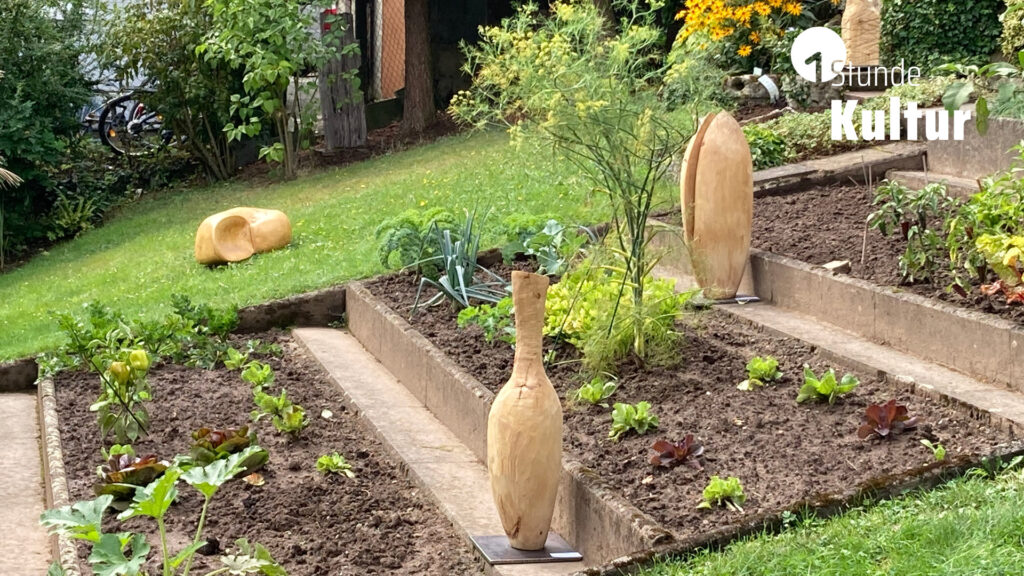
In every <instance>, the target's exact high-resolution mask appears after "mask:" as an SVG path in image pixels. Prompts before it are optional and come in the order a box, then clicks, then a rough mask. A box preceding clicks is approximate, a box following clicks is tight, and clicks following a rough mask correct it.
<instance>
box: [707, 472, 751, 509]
mask: <svg viewBox="0 0 1024 576" xmlns="http://www.w3.org/2000/svg"><path fill="white" fill-rule="evenodd" d="M746 500H747V496H746V495H745V494H744V493H743V484H741V483H740V479H739V478H737V477H735V476H730V477H728V478H726V479H724V480H723V479H722V478H719V477H718V476H712V477H711V480H710V481H709V482H708V485H707V486H706V487H705V488H704V494H703V500H701V503H700V504H698V505H697V508H711V507H712V506H725V507H726V508H728V509H730V510H734V511H736V512H743V508H742V507H741V506H742V505H743V503H744V502H746Z"/></svg>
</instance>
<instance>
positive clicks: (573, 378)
mask: <svg viewBox="0 0 1024 576" xmlns="http://www.w3.org/2000/svg"><path fill="white" fill-rule="evenodd" d="M504 272H507V271H504ZM366 287H367V288H368V289H369V290H370V291H372V292H373V293H374V295H375V296H377V297H378V298H380V299H381V300H382V301H384V302H385V303H386V304H387V305H389V306H390V307H391V308H392V309H393V310H395V311H397V312H398V313H399V314H400V315H402V316H403V317H408V312H409V308H410V307H411V305H412V302H413V299H414V297H415V290H416V281H415V278H414V277H413V276H412V275H409V274H397V275H392V276H387V277H382V278H379V279H377V280H375V281H373V282H370V283H367V285H366ZM410 322H411V324H412V326H413V327H414V328H415V329H417V330H418V331H419V332H420V333H421V334H423V335H424V336H425V337H426V338H428V339H429V340H430V341H431V342H432V343H433V344H435V345H436V346H437V347H438V348H439V349H440V350H441V351H443V352H444V353H446V354H447V355H448V356H449V357H451V358H452V359H453V360H454V361H455V363H456V364H458V365H459V366H461V367H462V368H463V369H465V370H466V371H467V372H468V373H469V374H471V375H473V376H474V377H476V378H477V379H478V380H479V381H480V383H481V384H482V385H483V386H485V387H486V388H487V389H489V390H490V391H492V392H493V391H496V390H497V389H499V388H500V387H501V385H503V384H504V382H505V380H506V379H507V377H508V374H509V372H510V370H511V363H512V358H513V353H512V350H511V348H510V347H509V346H508V345H506V344H503V343H497V344H494V345H490V344H487V343H486V342H484V340H483V338H482V335H481V333H480V332H479V331H478V329H477V328H474V327H471V328H469V329H466V330H459V329H457V328H456V325H455V312H454V310H453V309H451V308H450V307H449V306H448V305H447V304H445V305H442V306H438V307H435V308H431V309H429V310H426V311H424V312H422V313H420V314H417V315H416V316H415V317H413V318H412V320H411V321H410ZM681 328H682V329H683V330H685V332H686V334H687V338H686V343H685V344H684V345H683V346H682V348H681V350H680V359H681V360H682V362H681V364H680V365H679V366H677V367H675V368H658V369H649V370H644V369H641V368H640V367H639V366H637V365H636V364H633V363H627V364H624V365H621V366H620V367H619V373H620V374H619V375H620V382H619V389H618V391H617V392H616V393H615V395H614V396H613V397H612V398H611V399H610V401H611V402H628V403H636V402H638V401H649V402H651V403H652V405H653V407H652V412H653V413H655V414H656V415H658V416H659V417H660V418H661V424H660V428H659V429H658V430H657V431H655V432H653V433H651V434H648V435H645V436H636V435H628V436H625V437H623V439H622V440H621V441H619V442H612V441H610V440H608V439H607V436H608V431H609V426H610V423H611V418H610V413H609V412H610V411H609V410H608V409H607V408H601V407H597V406H593V407H589V408H582V407H578V406H576V407H567V409H566V411H565V432H564V438H563V440H564V446H565V450H566V453H567V457H569V458H570V459H576V460H578V461H579V462H581V463H582V464H583V465H584V466H586V467H587V468H589V469H591V470H593V471H594V472H595V473H596V474H597V475H598V476H599V477H600V478H601V483H602V484H604V485H606V486H608V487H609V488H611V489H613V490H614V491H615V492H617V493H619V494H621V495H622V496H624V497H625V498H626V499H627V500H628V501H630V502H631V503H632V504H634V505H635V506H636V507H637V508H639V509H640V510H641V511H643V512H645V513H647V514H648V515H650V516H652V517H653V518H654V519H656V520H657V521H658V522H660V523H662V524H663V525H664V526H665V527H666V528H669V529H671V530H672V531H673V532H674V533H675V534H676V536H677V538H679V539H684V540H690V539H693V540H700V538H701V537H703V536H705V535H707V534H709V533H712V532H718V533H720V532H721V531H722V530H723V529H728V528H729V527H734V528H737V529H740V528H744V527H746V528H749V527H750V526H751V525H752V523H756V521H758V520H762V521H763V520H765V519H767V518H770V517H772V516H773V515H777V514H779V513H781V512H782V511H784V510H796V509H799V508H800V507H802V506H804V505H811V506H830V505H834V504H841V503H845V502H848V501H849V500H850V499H851V498H855V497H857V496H858V495H862V494H863V493H864V491H867V492H869V493H870V492H872V491H875V490H878V491H882V492H884V491H885V490H886V489H887V488H888V487H890V486H894V485H904V484H906V483H908V482H912V481H914V479H915V478H917V477H919V476H928V475H932V474H934V473H936V472H938V471H939V470H940V469H942V468H946V467H951V466H958V467H960V466H965V465H968V464H970V463H973V462H977V461H978V460H979V459H980V458H981V457H982V456H984V455H988V454H991V453H993V452H998V451H1006V449H1007V445H1008V444H1009V443H1010V442H1012V440H1013V439H1012V437H1011V436H1010V435H1009V434H1007V433H1004V432H1001V431H998V430H996V429H993V428H991V427H989V426H987V425H985V424H983V423H982V422H980V421H978V420H975V419H972V418H971V417H970V416H968V415H967V414H965V413H963V412H960V411H958V410H956V409H954V408H951V407H950V406H948V405H945V404H942V403H940V402H937V401H933V400H930V399H927V398H924V397H921V396H918V395H916V394H915V393H914V392H913V390H912V387H910V386H903V387H898V388H897V387H895V386H893V385H892V384H890V383H886V382H882V381H879V380H877V379H874V378H871V377H869V376H867V375H859V376H860V378H861V385H860V387H859V388H857V389H856V390H855V391H854V392H853V393H852V394H850V395H849V396H847V397H845V398H844V399H842V400H841V401H839V402H838V403H837V404H836V405H835V406H828V405H810V406H804V405H797V404H796V403H795V397H796V393H797V389H798V388H799V387H800V384H802V378H798V376H799V375H800V372H801V370H802V365H803V364H804V363H808V364H810V365H812V366H813V367H814V368H815V369H816V370H817V371H819V372H820V371H822V370H824V369H825V368H827V367H829V366H830V365H831V363H830V362H828V361H827V359H826V358H825V357H824V356H823V355H822V354H820V353H818V352H817V351H816V350H814V349H812V348H810V347H808V346H805V345H803V344H801V343H799V342H796V341H794V340H791V339H785V338H780V337H775V336H771V335H768V334H766V333H763V332H760V331H754V330H752V329H750V328H749V327H746V326H739V325H736V324H734V323H730V321H729V320H728V319H727V318H726V317H724V316H723V315H721V314H720V313H718V312H711V313H707V314H704V315H702V316H701V317H700V318H699V319H698V320H697V323H696V324H695V325H693V326H682V327H681ZM548 344H549V347H550V344H551V343H548ZM755 354H760V355H765V354H771V355H774V356H776V357H777V358H778V359H779V361H780V363H781V367H782V370H783V371H784V372H785V373H786V375H787V376H786V378H785V379H784V380H783V381H782V382H781V383H779V384H777V385H774V386H770V387H767V388H765V389H762V390H758V391H754V392H742V391H739V390H737V389H736V383H738V382H739V381H741V380H743V379H744V378H745V377H746V376H745V369H744V366H745V364H746V362H747V360H749V358H750V357H751V356H753V355H755ZM575 357H576V352H575V350H574V349H572V348H571V347H570V346H568V345H564V344H563V345H560V346H559V347H558V348H557V363H556V364H555V365H553V366H551V367H550V368H549V371H548V374H549V377H550V378H551V380H552V382H553V383H554V385H555V388H556V390H558V393H559V395H560V396H561V397H562V398H563V400H564V399H565V398H566V397H567V395H568V394H569V393H570V391H571V390H572V389H573V388H575V387H577V386H578V385H579V384H580V382H579V375H578V368H577V365H576V364H575V363H573V362H572V360H573V359H574V358H575ZM836 369H837V371H839V372H840V375H841V374H842V369H841V367H838V366H837V367H836ZM891 398H897V399H898V400H899V401H900V402H901V403H904V404H907V405H908V406H909V409H910V411H911V413H912V414H913V415H916V416H919V417H920V418H922V419H923V422H924V423H923V424H922V425H921V426H920V427H919V428H918V429H917V430H915V431H912V432H908V433H906V434H904V435H902V436H898V437H895V438H893V439H891V440H888V441H878V440H869V441H862V440H859V439H858V438H857V436H856V433H855V432H856V429H857V427H858V426H859V425H860V424H861V423H862V418H863V413H864V410H865V408H866V406H867V405H868V404H871V403H884V402H885V401H887V400H889V399H891ZM687 433H693V434H694V435H695V436H697V438H698V440H699V441H701V442H702V443H703V445H704V446H705V449H706V456H705V458H703V466H704V467H703V470H700V471H698V470H694V469H692V468H689V467H685V466H681V467H677V468H674V469H671V470H665V469H660V468H654V467H652V466H651V465H650V464H649V462H648V460H649V458H650V456H651V454H652V453H651V451H650V449H649V446H650V445H651V444H652V443H653V442H654V440H655V439H658V438H666V439H670V440H673V441H678V440H680V439H682V437H683V436H684V435H685V434H687ZM925 438H927V439H930V440H932V441H939V442H941V443H942V444H943V445H944V446H945V447H946V449H947V451H948V456H947V457H946V459H945V460H944V461H942V462H936V461H935V459H934V457H933V455H932V453H931V452H930V451H929V450H928V449H927V448H925V447H924V446H922V445H921V443H920V442H919V440H920V439H925ZM711 475H719V476H723V477H725V476H736V477H738V478H740V479H741V481H742V482H743V484H744V486H745V491H746V494H747V496H748V500H747V502H746V504H745V505H744V511H743V512H734V511H728V510H726V509H724V508H722V509H715V510H711V511H700V510H697V509H696V504H697V503H698V502H699V501H700V498H701V492H702V490H703V488H704V486H705V485H706V484H707V481H708V479H709V478H710V476H711Z"/></svg>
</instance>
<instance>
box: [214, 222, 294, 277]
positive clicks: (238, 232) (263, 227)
mask: <svg viewBox="0 0 1024 576" xmlns="http://www.w3.org/2000/svg"><path fill="white" fill-rule="evenodd" d="M291 241H292V225H291V222H289V221H288V216H287V215H285V213H284V212H281V211H280V210H265V209H262V208H232V209H231V210H225V211H224V212H218V213H217V214H214V215H213V216H210V217H209V218H207V219H206V220H203V223H202V224H200V225H199V230H197V231H196V244H195V257H196V260H197V261H199V263H200V264H207V265H212V264H223V263H225V262H240V261H242V260H245V259H246V258H248V257H250V256H252V255H253V254H259V253H263V252H269V251H271V250H276V249H278V248H283V247H285V246H287V245H288V243H289V242H291Z"/></svg>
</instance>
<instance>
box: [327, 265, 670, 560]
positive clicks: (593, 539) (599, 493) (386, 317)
mask: <svg viewBox="0 0 1024 576" xmlns="http://www.w3.org/2000/svg"><path fill="white" fill-rule="evenodd" d="M347 306H348V319H349V322H348V329H349V332H351V334H352V335H353V336H355V337H356V339H358V340H359V341H360V342H361V343H362V345H363V346H364V347H365V348H366V349H367V351H369V352H370V353H371V354H373V355H374V356H376V357H377V359H378V360H379V361H380V362H381V364H383V365H384V367H385V368H387V369H388V370H389V371H390V372H391V373H392V374H394V375H395V377H396V378H398V380H399V381H400V382H402V384H403V385H405V386H406V387H407V388H409V390H410V391H411V392H412V393H413V395H415V396H416V397H417V398H418V399H419V400H420V401H421V402H423V403H424V405H426V406H427V408H428V409H429V410H430V411H431V412H432V413H433V414H434V415H435V416H436V417H437V418H438V420H440V421H441V422H442V423H443V424H444V425H445V426H447V427H448V428H449V429H450V430H451V431H452V432H454V433H455V435H456V436H457V437H458V438H459V440H461V441H462V442H463V443H464V444H465V445H466V446H468V447H469V448H470V450H472V451H473V453H474V454H475V455H476V456H477V458H479V459H480V460H482V461H486V459H487V415H488V413H489V412H490V407H491V402H492V401H493V400H494V394H493V393H492V392H491V391H490V390H488V389H487V388H485V387H484V386H483V385H482V384H480V382H479V381H477V380H476V378H474V377H473V376H471V375H470V374H468V373H467V372H466V371H464V370H463V369H462V368H460V367H459V366H458V365H457V364H455V363H454V362H453V361H452V360H451V359H450V358H448V356H447V355H446V354H444V353H443V352H441V351H440V350H439V349H438V348H437V347H436V346H434V345H433V344H431V343H430V342H429V341H428V340H427V339H426V338H425V337H424V336H423V335H421V334H420V333H419V332H417V331H416V330H415V329H414V328H413V327H412V326H411V325H409V323H408V322H406V321H405V320H404V319H403V318H402V317H401V316H399V315H398V314H396V313H395V312H394V311H393V310H391V309H390V308H389V307H388V306H387V305H385V304H384V303H383V302H381V301H380V300H378V299H377V298H376V297H374V296H373V295H372V294H370V292H369V291H368V290H367V289H366V288H365V287H364V286H362V285H361V284H360V283H358V282H354V283H351V284H349V294H348V297H347ZM552 523H553V526H554V529H555V530H556V531H557V532H558V533H559V534H561V535H562V536H563V537H564V538H565V539H566V540H567V541H568V542H570V543H571V544H573V546H575V547H576V548H577V550H579V551H580V552H582V553H583V555H584V556H585V557H586V558H588V562H590V561H593V562H598V563H600V562H607V561H610V560H612V559H614V558H617V557H619V556H622V555H625V554H628V553H631V552H636V551H638V550H647V549H650V548H652V547H654V546H657V545H658V544H661V543H664V542H667V541H669V540H671V535H670V533H669V531H668V530H666V529H664V528H662V527H661V526H660V525H658V523H657V522H655V521H654V520H653V519H652V518H651V517H649V516H648V515H646V514H644V513H643V512H641V511H640V510H639V509H637V508H636V507H635V506H633V505H632V504H630V503H629V502H627V501H626V500H625V499H623V498H622V497H621V496H619V495H617V494H615V493H613V492H611V491H610V490H608V489H607V488H605V487H604V486H603V485H602V484H601V482H600V480H599V479H598V477H597V474H596V473H594V472H593V471H591V470H589V469H587V468H586V467H584V466H583V465H581V464H580V463H578V462H574V461H571V460H568V459H567V460H565V461H564V462H563V464H562V479H561V483H560V485H559V492H558V501H557V503H556V506H555V517H554V519H553V521H552Z"/></svg>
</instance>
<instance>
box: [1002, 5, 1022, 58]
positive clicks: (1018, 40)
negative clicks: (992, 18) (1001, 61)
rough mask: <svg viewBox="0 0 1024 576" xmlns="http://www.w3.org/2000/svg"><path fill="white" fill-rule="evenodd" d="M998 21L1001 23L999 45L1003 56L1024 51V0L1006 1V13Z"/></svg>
mask: <svg viewBox="0 0 1024 576" xmlns="http://www.w3.org/2000/svg"><path fill="white" fill-rule="evenodd" d="M999 19H1000V20H1001V21H1002V23H1003V35H1002V36H1000V38H999V45H1000V47H1002V49H1003V54H1004V55H1005V56H1007V57H1011V56H1013V55H1014V54H1016V53H1017V52H1019V51H1021V50H1024V0H1007V2H1006V12H1003V15H1002V16H1000V17H999Z"/></svg>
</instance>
